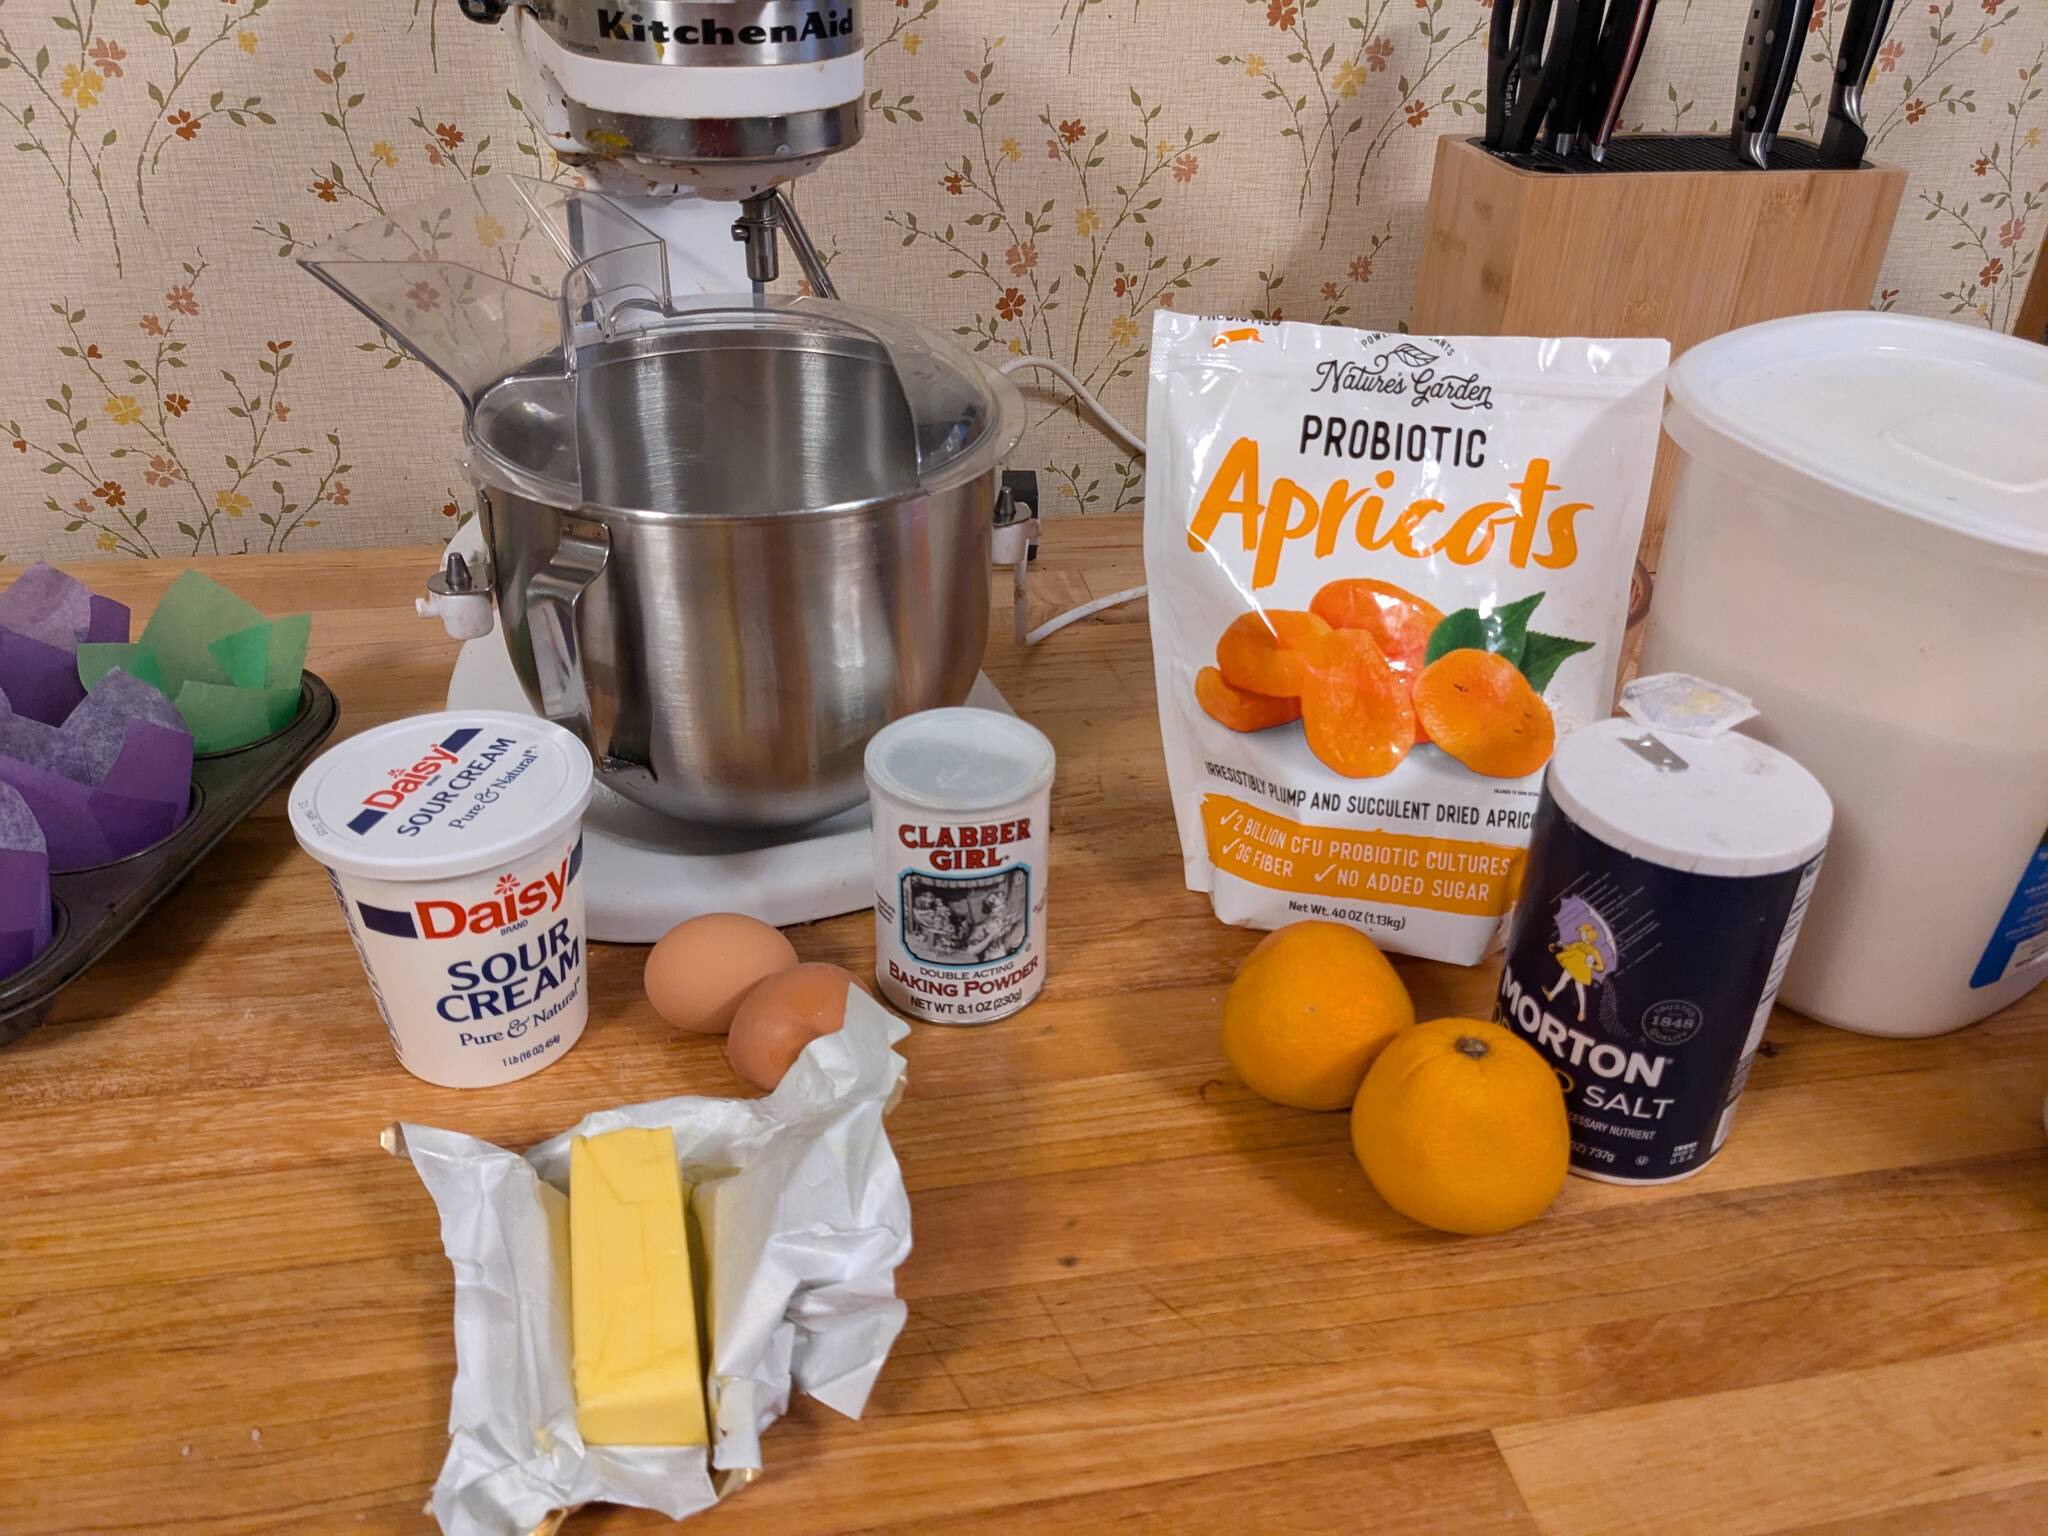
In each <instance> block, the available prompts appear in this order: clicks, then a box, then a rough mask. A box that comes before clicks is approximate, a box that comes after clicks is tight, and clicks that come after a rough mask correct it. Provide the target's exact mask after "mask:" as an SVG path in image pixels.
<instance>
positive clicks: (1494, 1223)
mask: <svg viewBox="0 0 2048 1536" xmlns="http://www.w3.org/2000/svg"><path fill="white" fill-rule="evenodd" d="M1351 1147H1352V1150H1353V1151H1355V1152H1356V1153H1357V1154H1358V1161H1359V1163H1360V1165H1361V1166H1362V1167H1363V1168H1364V1169H1365V1176H1366V1177H1367V1178H1368V1179H1370V1180H1372V1187H1373V1188H1374V1189H1376V1190H1378V1191H1379V1192H1380V1198H1381V1199H1383V1200H1385V1201H1386V1202H1387V1204H1389V1205H1391V1206H1392V1207H1393V1208H1394V1209H1395V1210H1397V1211H1399V1212H1400V1213H1401V1214H1402V1215H1403V1216H1406V1217H1408V1218H1409V1219H1410V1220H1412V1221H1419V1222H1421V1223H1422V1224H1423V1225H1424V1226H1426V1227H1435V1228H1436V1229H1437V1230H1438V1231H1440V1232H1468V1233H1485V1232H1505V1231H1507V1230H1508V1229H1509V1228H1510V1227H1519V1226H1520V1225H1522V1223H1523V1222H1525V1221H1533V1220H1535V1219H1536V1218H1537V1217H1538V1216H1541V1215H1542V1214H1543V1213H1544V1212H1545V1211H1546V1210H1548V1209H1549V1208H1550V1203H1551V1202H1552V1201H1553V1200H1555V1199H1556V1198H1557V1195H1558V1191H1559V1190H1561V1189H1563V1188H1564V1180H1565V1171H1566V1169H1567V1168H1568V1167H1569V1166H1570V1163H1571V1151H1572V1133H1571V1125H1570V1122H1569V1121H1567V1120H1566V1118H1565V1110H1564V1091H1563V1090H1562V1089H1561V1088H1559V1087H1558V1084H1557V1074H1556V1073H1554V1072H1552V1071H1551V1070H1550V1063H1549V1062H1547V1061H1545V1060H1544V1059H1543V1058H1542V1057H1541V1056H1539V1055H1538V1054H1537V1053H1536V1051H1535V1049H1534V1048H1533V1047H1531V1046H1530V1045H1529V1043H1528V1042H1527V1041H1525V1040H1523V1039H1521V1038H1520V1037H1519V1036H1518V1035H1516V1034H1515V1033H1514V1032H1513V1031H1512V1030H1509V1029H1505V1028H1503V1027H1502V1026H1501V1025H1499V1024H1489V1023H1486V1022H1484V1021H1483V1020H1480V1019H1432V1020H1431V1021H1430V1022H1429V1023H1427V1024H1418V1025H1416V1026H1415V1027H1414V1028H1413V1029H1411V1030H1408V1031H1406V1032H1405V1033H1403V1034H1402V1035H1400V1036H1399V1037H1398V1038H1396V1039H1395V1040H1394V1042H1393V1043H1392V1044H1391V1045H1389V1046H1388V1047H1387V1048H1386V1049H1385V1050H1384V1051H1382V1052H1380V1054H1379V1058H1378V1060H1376V1061H1374V1062H1373V1064H1372V1070H1371V1071H1370V1072H1368V1073H1366V1075H1365V1086H1364V1087H1362V1088H1360V1089H1359V1090H1358V1102H1357V1103H1355V1104H1354V1105H1352V1107H1351Z"/></svg>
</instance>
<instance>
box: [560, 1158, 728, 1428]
mask: <svg viewBox="0 0 2048 1536" xmlns="http://www.w3.org/2000/svg"><path fill="white" fill-rule="evenodd" d="M688 1195H689V1191H688V1190H687V1189H686V1188H685V1187H684V1185H683V1180H682V1175H681V1174H680V1173H679V1172H678V1171H677V1168H676V1138H675V1132H673V1131H671V1130H669V1129H668V1128H667V1127H665V1126H664V1127H659V1128H657V1129H654V1130H623V1131H611V1132H608V1133H606V1134H605V1135H602V1136H578V1137H577V1138H576V1139H575V1140H574V1141H572V1142H571V1143H570V1145H569V1303H570V1311H571V1314H572V1323H571V1326H572V1328H573V1330H574V1331H573V1334H572V1337H573V1340H574V1350H575V1371H576V1427H577V1429H578V1431H579V1432H580V1433H581V1434H582V1436H583V1441H584V1444H586V1445H703V1444H705V1443H706V1435H705V1428H704V1366H703V1361H702V1357H701V1356H700V1355H699V1353H698V1348H697V1308H696V1301H695V1298H694V1296H693V1294H692V1291H691V1285H690V1249H689V1240H688V1238H687V1236H686V1235H685V1232H684V1226H683V1202H684V1201H685V1200H686V1199H687V1198H688Z"/></svg>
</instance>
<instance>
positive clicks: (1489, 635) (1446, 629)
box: [1424, 592, 1593, 693]
mask: <svg viewBox="0 0 2048 1536" xmlns="http://www.w3.org/2000/svg"><path fill="white" fill-rule="evenodd" d="M1542 601H1543V594H1542V593H1541V592H1531V593H1530V594H1529V595H1528V596H1527V597H1518V598H1516V599H1515V600H1514V601H1513V602H1512V603H1503V604H1501V606H1500V607H1498V608H1495V609H1494V610H1493V611H1492V612H1490V613H1481V612H1480V611H1479V610H1478V609H1477V608H1460V609H1459V610H1458V611H1457V612H1456V613H1447V614H1445V615H1444V617H1443V622H1442V623H1441V624H1439V625H1437V627H1436V628H1435V629H1433V630H1431V631H1430V633H1429V650H1428V652H1427V653H1426V654H1425V656H1424V661H1425V663H1427V662H1431V661H1435V660H1437V659H1438V658H1439V657H1441V656H1447V655H1449V654H1450V653H1451V652H1452V651H1491V652H1493V653H1494V654H1495V655H1496V656H1505V657H1507V659H1508V660H1509V661H1512V662H1513V663H1514V664H1515V665H1516V666H1517V667H1519V668H1520V669H1521V673H1522V676H1523V677H1525V678H1527V679H1528V680H1529V686H1530V687H1531V688H1533V689H1535V690H1536V691H1537V692H1538V693H1541V692H1542V691H1543V690H1544V689H1545V688H1548V687H1549V686H1550V680H1551V679H1552V678H1553V677H1555V676H1557V669H1558V668H1559V667H1560V666H1561V665H1563V664H1564V662H1565V661H1566V660H1567V659H1568V658H1570V657H1573V656H1576V655H1578V654H1579V652H1581V651H1590V650H1592V649H1593V642H1592V641H1590V640H1568V639H1566V638H1565V637H1564V636H1562V635H1546V634H1543V633H1542V632H1540V631H1538V630H1532V629H1531V628H1529V615H1530V614H1532V613H1534V612H1535V611H1536V605H1537V604H1538V603H1540V602H1542Z"/></svg>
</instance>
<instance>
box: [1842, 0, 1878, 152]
mask: <svg viewBox="0 0 2048 1536" xmlns="http://www.w3.org/2000/svg"><path fill="white" fill-rule="evenodd" d="M1891 24H1892V0H1849V14H1848V15H1847V16H1846V17H1845V18H1844V19H1843V21H1842V43H1841V51H1840V52H1839V53H1837V54H1836V55H1835V90H1836V92H1837V93H1838V94H1839V93H1841V92H1844V91H1846V92H1848V93H1849V94H1850V96H1851V97H1852V99H1853V102H1854V107H1853V110H1854V112H1855V114H1856V121H1857V122H1858V123H1861V122H1862V121H1863V87H1864V85H1865V83H1866V82H1867V81H1868V80H1869V79H1870V72H1871V71H1872V70H1874V69H1876V68H1877V50H1878V49H1880V48H1882V47H1883V46H1884V35H1885V33H1886V32H1887V31H1889V30H1890V29H1891Z"/></svg>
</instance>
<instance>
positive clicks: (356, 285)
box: [302, 177, 1023, 828]
mask: <svg viewBox="0 0 2048 1536" xmlns="http://www.w3.org/2000/svg"><path fill="white" fill-rule="evenodd" d="M471 193H474V194H475V197H474V198H472V197H471V195H470V193H466V194H465V199H466V200H465V201H464V202H463V203H462V204H461V205H460V206H458V205H457V204H456V203H455V202H454V201H452V200H449V201H434V202H429V203H427V204H423V205H421V206H419V207H416V208H412V209H407V210H404V211H402V212H398V213H396V214H394V215H392V216H391V217H388V218H383V219H378V220H373V221H371V222H370V223H368V224H365V225H363V226H360V227H359V228H357V229H354V230H351V231H349V232H347V233H346V234H344V235H342V236H341V237H339V238H338V239H337V240H335V241H334V242H333V243H331V244H330V245H328V246H326V247H324V248H323V249H321V250H320V251H318V252H315V253H314V254H312V255H310V256H308V257H306V258H305V259H304V260H303V262H302V265H304V266H305V267H306V269H307V270H308V271H309V272H311V273H312V274H313V275H314V276H316V277H318V278H319V279H320V280H321V281H322V282H324V283H326V284H327V285H328V286H329V287H331V288H333V289H334V290H335V291H336V292H338V293H340V294H341V295H342V296H343V297H344V298H346V299H347V300H348V301H349V302H350V303H351V304H353V305H355V306H356V308H358V309H360V310H361V311H363V313H365V314H366V315H368V316H369V317H370V318H371V319H372V320H374V321H375V322H376V323H377V324H378V325H379V326H381V327H382V328H383V329H384V330H385V331H386V332H388V333H389V334H390V335H391V336H392V337H394V338H395V339H396V340H398V341H399V342H400V343H401V344H402V345H404V346H405V347H406V349H407V350H408V351H410V352H412V353H413V354H415V355H416V356H417V357H419V358H420V359H421V361H423V362H424V363H426V364H427V366H428V367H429V368H431V369H433V370H434V372H435V373H437V374H438V375H440V377H441V378H442V379H444V380H445V381H446V382H447V383H448V384H449V386H450V387H451V388H453V389H454V390H455V392H456V393H457V394H458V395H459V396H460V397H461V399H462V402H463V405H464V408H465V422H464V440H465V448H466V453H465V459H466V466H465V467H466V469H467V472H468V474H469V477H470V479H471V480H472V482H473V483H474V484H475V486H476V490H477V501H478V515H479V518H480V519H481V521H482V524H483V532H484V540H485V546H486V550H487V564H488V570H486V571H469V572H466V573H465V572H461V571H457V570H455V569H454V568H453V567H452V566H451V568H450V569H449V570H447V571H446V572H444V573H443V575H442V578H441V580H440V584H439V587H438V588H437V590H436V592H435V595H434V598H433V600H432V601H433V603H434V606H435V607H436V609H437V610H439V611H442V612H444V613H449V614H452V615H453V617H452V619H451V629H453V630H455V632H457V633H461V634H465V635H466V636H473V635H475V634H479V633H484V632H486V631H487V629H488V624H487V623H485V622H484V618H485V615H483V613H482V609H483V604H484V601H485V600H484V598H483V597H482V593H484V592H486V591H487V592H488V593H489V594H490V598H491V600H494V601H495V604H496V607H497V612H498V616H499V619H500V620H501V621H502V628H503V631H504V635H505V641H506V645H507V647H508V649H509V651H510V654H511V658H512V662H513V666H514V670H515V671H516V672H517V673H518V676H519V679H520V682H521V684H522V686H523V687H524V689H525V691H526V694H527V697H528V698H529V700H530V701H531V702H532V704H533V706H534V708H535V709H536V710H537V711H538V712H539V713H541V714H542V715H544V716H546V717H547V718H548V719H550V720H553V721H555V722H557V723H558V724H561V725H563V726H565V727H567V728H568V729H569V730H571V731H573V732H575V733H576V735H577V736H578V737H580V738H581V739H582V740H583V741H584V743H585V744H586V745H587V746H589V747H590V749H591V751H592V754H593V755H594V757H595V758H596V760H597V763H598V775H599V780H600V783H602V784H603V785H605V786H607V787H609V788H610V789H612V790H614V791H616V792H617V793H619V794H621V795H623V796H624V797H625V798H627V799H628V800H631V801H634V802H637V803H638V804H640V805H642V806H645V807H648V808H650V809H652V810H654V811H657V812H659V813H661V814H663V815H665V816H669V817H672V818H675V819H678V820H681V821H686V822H693V823H703V824H711V825H720V826H733V827H758V828H777V827H794V826H800V825H803V824H806V823H809V822H813V821H815V820H817V819H819V818H821V817H824V816H828V815H831V814H833V813H835V812H837V811H840V810H843V809H845V808H847V807H848V806H851V805H854V804H857V803H858V802H859V801H860V800H861V798H862V796H863V793H864V787H863V780H862V753H863V751H864V749H865V747H866V745H867V742H868V740H869V738H870V737H872V736H873V735H874V733H875V732H876V731H878V730H879V729H881V727H882V726H884V725H886V724H888V723H889V722H890V721H892V720H895V719H898V718H901V717H902V716H904V715H907V714H910V713H913V712H915V711H918V710H923V709H931V708H936V707H940V706H944V705H952V704H958V703H961V702H962V701H963V700H965V698H966V697H967V694H968V691H969V689H970V688H971V687H972V686H973V683H974V679H975V674H976V672H977V670H978V669H979V666H980V663H981V657H982V652H983V649H984V646H985V644H986V639H987V632H988V602H989V591H988V587H989V582H988V575H989V560H990V544H991V537H992V532H993V524H994V521H995V517H996V507H997V496H998V484H997V482H998V478H999V471H1000V464H1001V460H1002V458H1003V456H1004V455H1005V454H1006V453H1007V452H1008V451H1009V449H1010V448H1011V447H1012V446H1013V444H1014V443H1015V441H1016V438H1017V436H1018V433H1019V432H1020V430H1021V424H1022V416H1023V407H1022V401H1021V398H1020V397H1019V395H1018V393H1017V390H1016V388H1015V386H1014V385H1012V384H1011V383H1009V382H1008V381H1007V380H1006V379H1004V378H1002V377H1001V376H1000V375H998V374H996V373H995V372H993V371H992V370H990V369H988V368H985V367H984V366H982V365H981V364H980V363H979V362H977V361H976V360H975V359H974V358H972V357H971V356H970V355H968V354H967V353H966V352H965V351H963V350H962V349H961V348H959V347H958V346H956V345H955V344H954V343H953V342H952V341H951V340H950V339H948V338H946V337H943V336H941V335H938V334H937V333H935V332H933V331H930V330H927V329H925V328H923V327H920V326H917V325H914V324H912V323H911V322H909V321H906V320H903V319H900V318H898V317H895V316H890V315H883V314H877V313H874V312H871V311H867V310H862V309H856V308H853V307H851V306H848V305H843V304H838V303H834V302H829V301H824V300H817V299H796V300H784V299H777V298H764V297H760V296H758V295H755V296H747V295H725V296H720V295H715V294H706V293H696V294H694V295H693V296H689V297H685V296H683V293H684V292H685V291H688V290H694V289H696V288H701V287H704V286H706V285H707V284H710V283H714V282H721V281H726V280H727V279H726V277H725V274H723V273H722V272H712V271H711V270H710V269H709V268H706V269H704V270H697V269H696V268H695V267H694V266H693V264H692V262H691V258H690V255H689V252H688V250H687V249H686V248H685V247H682V246H679V245H677V244H676V243H673V242H664V241H663V240H662V239H661V238H660V237H659V236H657V235H656V234H655V233H654V232H653V231H652V230H650V229H649V228H648V227H647V226H646V225H645V224H643V223H641V222H640V221H639V220H638V219H637V218H636V217H635V216H634V214H633V213H632V212H629V211H628V209H627V207H626V206H624V205H623V204H622V203H621V202H619V201H618V200H616V199H614V198H612V197H609V196H606V195H604V194H601V193H595V192H589V191H582V190H576V189H571V188H565V187H562V186H559V185H555V184H551V183H547V182H542V181H537V180H532V179H528V178H521V177H493V178H491V179H490V181H489V182H488V183H478V184H477V185H476V186H475V187H473V188H472V189H471ZM705 214H706V217H707V218H709V219H711V220H712V221H714V222H718V221H719V220H720V219H721V216H720V215H718V214H717V213H715V212H714V211H712V210H711V209H710V208H709V207H708V206H707V208H706V209H705ZM724 232H725V229H724V225H723V224H722V223H720V227H719V229H718V230H717V231H715V233H716V234H723V233H724ZM728 248H729V243H728ZM465 579H467V581H468V583H469V586H468V588H467V589H465V588H464V586H463V583H464V581H465Z"/></svg>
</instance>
